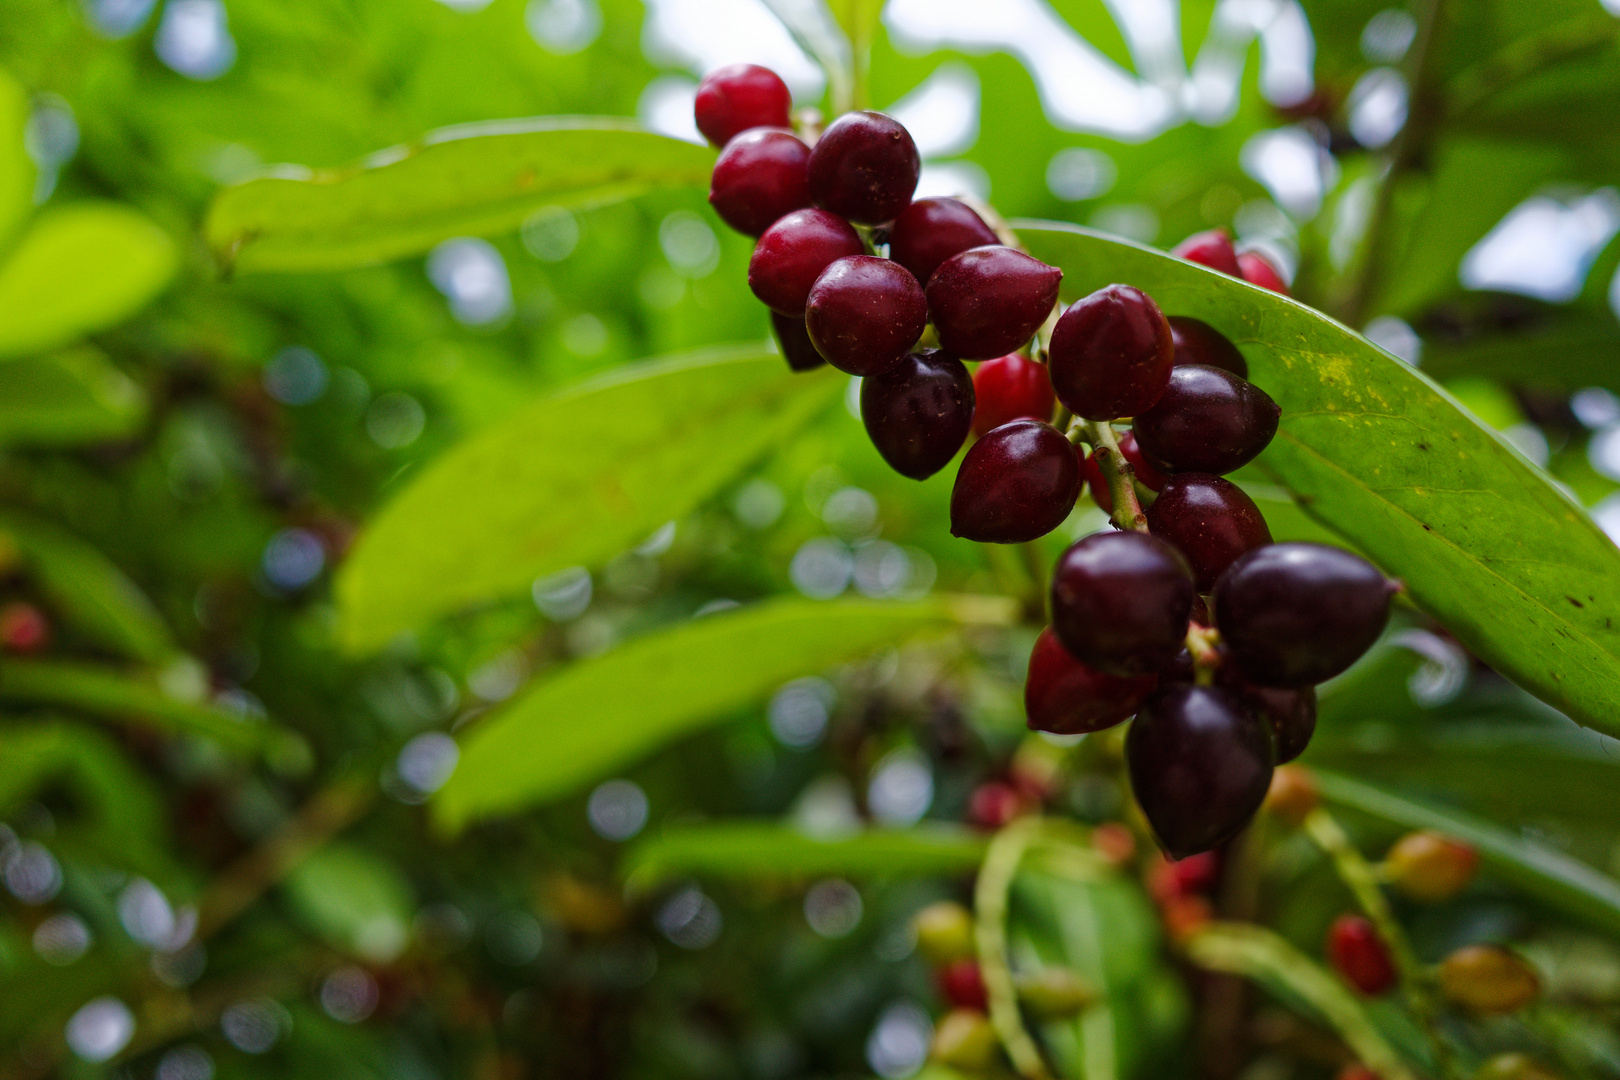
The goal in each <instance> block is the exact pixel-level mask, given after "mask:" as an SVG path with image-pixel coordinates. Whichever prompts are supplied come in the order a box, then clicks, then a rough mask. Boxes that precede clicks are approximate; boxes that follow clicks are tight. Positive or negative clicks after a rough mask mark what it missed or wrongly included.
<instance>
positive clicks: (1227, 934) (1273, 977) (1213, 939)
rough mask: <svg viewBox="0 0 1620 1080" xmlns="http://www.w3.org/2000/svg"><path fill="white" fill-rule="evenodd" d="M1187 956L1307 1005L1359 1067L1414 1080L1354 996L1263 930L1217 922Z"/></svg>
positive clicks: (1195, 941) (1196, 939)
mask: <svg viewBox="0 0 1620 1080" xmlns="http://www.w3.org/2000/svg"><path fill="white" fill-rule="evenodd" d="M1187 955H1188V956H1189V957H1190V958H1191V959H1192V961H1193V963H1195V964H1197V965H1199V966H1200V967H1206V968H1210V969H1212V970H1215V971H1226V972H1230V973H1232V974H1234V975H1243V976H1246V977H1247V978H1250V979H1254V980H1256V981H1258V982H1261V983H1263V984H1265V985H1266V986H1268V987H1271V988H1273V989H1276V990H1280V991H1282V992H1283V993H1284V994H1285V995H1286V996H1288V997H1294V998H1298V999H1300V1000H1301V1001H1303V1002H1304V1003H1305V1004H1307V1005H1309V1006H1310V1007H1311V1008H1312V1009H1313V1010H1315V1012H1317V1013H1318V1014H1319V1015H1320V1016H1321V1018H1322V1019H1323V1020H1325V1021H1327V1023H1328V1024H1329V1025H1330V1026H1331V1027H1332V1028H1333V1030H1335V1031H1337V1032H1338V1033H1339V1036H1340V1037H1341V1038H1343V1039H1344V1041H1345V1043H1346V1044H1348V1045H1349V1047H1350V1049H1351V1050H1353V1051H1354V1052H1355V1055H1356V1057H1357V1058H1359V1059H1360V1060H1361V1062H1362V1064H1364V1065H1366V1066H1367V1067H1368V1068H1369V1069H1371V1070H1372V1071H1374V1072H1375V1073H1377V1074H1378V1075H1379V1076H1382V1077H1385V1078H1387V1080H1413V1073H1412V1070H1411V1069H1409V1068H1408V1067H1407V1065H1406V1063H1405V1062H1404V1061H1402V1060H1401V1058H1400V1055H1398V1054H1397V1053H1396V1052H1395V1049H1394V1048H1393V1047H1391V1046H1390V1045H1389V1043H1388V1042H1386V1041H1385V1040H1384V1037H1383V1035H1381V1034H1380V1033H1379V1031H1378V1028H1377V1026H1376V1025H1374V1024H1373V1022H1372V1020H1371V1018H1370V1017H1368V1015H1367V1011H1366V1009H1365V1008H1363V1006H1362V1004H1361V1002H1360V1001H1358V1000H1357V999H1356V996H1355V995H1354V994H1353V993H1351V991H1350V989H1349V987H1347V986H1346V985H1345V984H1344V983H1343V982H1341V981H1340V980H1339V979H1336V978H1334V977H1333V976H1332V975H1329V974H1328V973H1327V972H1326V971H1325V970H1323V968H1322V967H1321V966H1320V965H1319V964H1317V963H1315V962H1314V961H1312V960H1311V959H1310V958H1309V957H1307V956H1306V955H1305V954H1304V953H1301V952H1300V951H1299V950H1298V949H1296V948H1294V947H1293V946H1292V945H1290V944H1289V943H1288V942H1287V941H1285V940H1284V939H1283V938H1281V937H1279V936H1277V935H1276V934H1274V933H1272V932H1271V931H1270V930H1267V929H1266V928H1264V927H1262V926H1253V925H1250V924H1248V923H1232V922H1216V923H1210V924H1209V925H1208V926H1206V927H1205V928H1204V929H1202V930H1200V931H1198V932H1197V933H1196V934H1194V935H1193V937H1192V938H1191V940H1189V941H1188V942H1187Z"/></svg>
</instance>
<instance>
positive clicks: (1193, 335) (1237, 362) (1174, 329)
mask: <svg viewBox="0 0 1620 1080" xmlns="http://www.w3.org/2000/svg"><path fill="white" fill-rule="evenodd" d="M1167 321H1168V322H1169V323H1170V340H1171V341H1173V342H1174V343H1175V346H1176V360H1175V363H1176V366H1177V367H1180V366H1181V365H1182V364H1204V365H1206V366H1208V367H1218V368H1220V369H1222V370H1223V371H1230V372H1231V373H1232V374H1234V375H1236V376H1237V377H1238V378H1240V379H1247V378H1248V377H1249V362H1248V361H1247V360H1245V359H1243V354H1242V353H1240V352H1238V347H1237V346H1236V345H1234V344H1232V342H1231V341H1230V340H1228V339H1227V337H1226V335H1225V334H1223V333H1221V332H1220V331H1219V330H1217V329H1215V328H1214V327H1213V326H1211V325H1209V323H1207V322H1204V321H1203V320H1202V319H1194V318H1192V317H1190V316H1187V315H1172V316H1170V317H1169V319H1168V320H1167Z"/></svg>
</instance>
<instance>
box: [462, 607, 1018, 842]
mask: <svg viewBox="0 0 1620 1080" xmlns="http://www.w3.org/2000/svg"><path fill="white" fill-rule="evenodd" d="M1008 606H1009V605H1008V603H1006V602H1003V601H1002V600H1001V598H999V597H997V598H985V599H983V600H981V599H980V598H974V597H965V598H960V599H954V600H953V599H943V598H942V599H935V600H928V601H921V602H917V603H883V602H877V601H837V602H833V601H826V602H818V601H813V600H799V599H791V600H773V601H767V602H765V603H761V604H756V605H753V606H751V607H746V608H741V609H738V610H735V611H729V612H723V613H721V614H717V615H710V616H707V617H705V618H701V619H695V620H693V621H691V622H686V623H681V624H679V625H677V626H675V627H673V628H671V629H668V630H664V631H661V632H659V633H656V634H651V635H648V636H647V637H644V638H641V639H639V640H636V641H632V642H630V643H629V644H627V645H624V646H622V647H621V648H618V649H616V650H614V651H613V652H610V653H607V654H606V655H604V656H600V657H597V658H596V659H593V660H584V661H581V662H579V663H577V664H573V665H571V666H570V667H567V668H564V669H563V670H562V671H560V672H558V673H557V674H555V675H552V676H550V677H548V678H546V679H543V680H541V681H540V682H539V683H538V684H536V685H535V686H533V687H531V688H530V689H529V690H527V691H525V692H524V693H523V694H521V695H520V696H519V697H518V698H517V699H516V700H514V701H513V702H512V703H511V704H509V705H508V706H506V707H505V708H504V709H502V710H500V711H499V712H497V713H495V714H494V715H493V716H491V717H490V718H489V719H487V720H482V721H480V722H479V723H478V724H477V725H476V726H475V727H473V728H472V729H471V730H470V731H469V732H468V734H467V735H466V736H465V737H464V739H463V741H462V748H461V763H460V765H459V766H458V767H457V769H456V771H455V773H454V774H453V775H452V776H451V778H450V781H449V783H447V784H446V785H445V786H444V788H443V789H442V790H441V791H440V792H439V794H438V796H437V798H436V802H435V809H436V810H437V812H438V818H439V820H440V821H441V822H442V823H443V824H445V825H447V826H449V827H450V828H459V827H461V826H463V825H465V824H466V823H467V822H469V821H471V820H473V819H474V818H481V817H489V816H493V815H496V814H503V813H511V812H513V811H515V810H519V809H522V808H523V807H525V806H530V805H533V804H535V803H541V802H545V801H547V800H550V799H556V798H560V797H562V796H565V795H569V794H572V793H573V792H576V791H578V790H580V789H581V788H584V787H586V786H588V785H589V784H591V783H593V782H594V781H596V780H599V779H601V778H602V777H604V776H607V775H609V774H611V773H612V772H614V771H615V770H618V769H622V768H625V767H626V766H629V765H632V764H634V763H635V762H636V761H637V760H639V759H641V758H643V757H645V756H646V755H647V754H650V753H651V752H653V751H654V750H656V749H658V748H659V747H661V746H664V745H665V744H667V743H669V742H671V741H673V740H674V739H677V738H679V737H680V736H682V735H686V734H689V733H691V732H693V731H696V730H697V729H699V728H701V727H703V726H705V725H707V724H711V723H714V722H716V721H718V720H722V719H725V718H726V717H727V716H728V714H731V713H733V712H735V711H736V710H738V709H741V708H744V707H745V706H748V705H750V704H753V703H754V702H756V701H758V700H759V699H760V698H761V697H763V696H764V695H765V694H767V693H769V692H770V691H772V690H774V689H775V688H776V687H778V686H780V685H781V684H782V683H784V682H786V681H788V680H789V679H792V678H796V677H798V676H801V675H810V674H814V673H815V672H819V671H824V670H826V669H827V668H829V667H831V666H832V665H834V664H838V663H842V662H843V661H846V660H851V659H854V658H856V657H859V656H862V655H864V654H866V653H869V652H872V651H873V650H875V649H878V648H881V647H883V646H885V645H892V644H896V643H898V642H901V641H903V640H905V639H906V638H908V637H911V636H912V635H914V634H917V633H919V632H922V631H925V630H941V629H945V628H947V627H952V626H955V625H958V624H959V623H960V622H963V621H979V620H989V621H999V620H1001V619H1005V618H1008V617H1010V615H1011V612H1010V611H1009V610H1008Z"/></svg>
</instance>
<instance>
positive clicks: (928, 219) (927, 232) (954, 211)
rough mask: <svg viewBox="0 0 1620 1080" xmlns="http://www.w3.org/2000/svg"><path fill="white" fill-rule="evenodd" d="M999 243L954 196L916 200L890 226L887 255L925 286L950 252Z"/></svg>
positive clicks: (979, 220)
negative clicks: (952, 197) (951, 197)
mask: <svg viewBox="0 0 1620 1080" xmlns="http://www.w3.org/2000/svg"><path fill="white" fill-rule="evenodd" d="M1000 242H1001V241H1000V240H999V239H998V238H997V237H996V231H995V230H994V229H992V228H991V227H990V226H988V225H986V224H985V223H984V219H983V218H981V217H980V216H979V215H978V214H976V213H974V212H973V208H972V207H970V206H968V204H967V203H964V202H959V201H957V200H956V199H942V198H933V199H918V200H917V201H916V202H914V203H912V204H911V205H910V206H908V207H906V208H905V209H904V210H902V211H900V214H899V216H898V217H896V218H895V219H894V224H893V225H890V226H889V258H891V259H893V260H894V261H895V262H897V263H899V264H900V265H901V266H903V267H905V268H906V269H907V270H910V271H911V272H912V273H913V274H915V275H916V276H917V280H918V281H920V282H921V283H922V284H924V285H926V284H928V279H929V278H930V277H931V276H932V275H933V273H934V271H935V270H937V269H938V268H939V264H940V263H942V262H944V261H945V260H946V259H948V258H950V257H951V256H952V255H957V254H960V253H961V252H964V251H966V250H967V249H968V248H974V247H983V246H984V245H985V244H999V243H1000Z"/></svg>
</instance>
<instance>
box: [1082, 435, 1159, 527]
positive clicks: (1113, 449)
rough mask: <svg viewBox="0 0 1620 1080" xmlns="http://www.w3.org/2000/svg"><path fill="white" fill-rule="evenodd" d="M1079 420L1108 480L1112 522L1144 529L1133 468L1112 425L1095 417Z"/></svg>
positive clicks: (1143, 517)
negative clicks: (1121, 448) (1112, 513)
mask: <svg viewBox="0 0 1620 1080" xmlns="http://www.w3.org/2000/svg"><path fill="white" fill-rule="evenodd" d="M1083 423H1084V424H1085V425H1086V434H1087V441H1088V442H1090V443H1091V446H1092V450H1093V451H1094V452H1095V453H1096V455H1097V467H1098V468H1100V469H1101V470H1102V474H1103V478H1104V479H1106V480H1107V481H1108V494H1109V495H1110V496H1111V497H1112V498H1113V500H1114V524H1115V525H1117V526H1118V527H1119V528H1121V529H1127V530H1128V529H1134V530H1136V531H1137V532H1147V531H1148V526H1147V515H1145V514H1143V513H1142V504H1141V503H1140V502H1138V501H1137V498H1136V486H1135V481H1136V470H1135V469H1133V468H1131V463H1130V462H1129V461H1127V460H1126V458H1125V455H1124V454H1123V453H1121V452H1120V449H1119V439H1118V438H1116V437H1115V435H1114V429H1113V427H1112V426H1110V425H1109V424H1107V423H1101V422H1098V421H1095V420H1087V421H1083Z"/></svg>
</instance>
